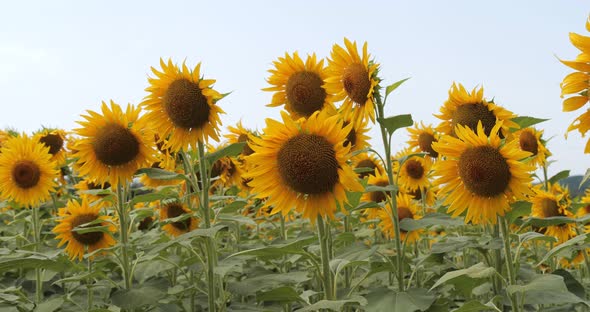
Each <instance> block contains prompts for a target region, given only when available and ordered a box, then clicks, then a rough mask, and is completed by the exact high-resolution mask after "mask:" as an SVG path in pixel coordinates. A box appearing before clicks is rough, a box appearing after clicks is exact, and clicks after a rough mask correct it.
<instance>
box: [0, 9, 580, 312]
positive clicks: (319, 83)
mask: <svg viewBox="0 0 590 312" xmlns="http://www.w3.org/2000/svg"><path fill="white" fill-rule="evenodd" d="M586 30H587V31H588V32H590V18H589V19H588V20H587V21H586ZM570 40H571V43H572V44H573V45H574V46H575V47H576V48H577V49H579V50H580V54H579V55H578V56H577V57H576V58H575V59H573V60H561V59H560V61H561V62H562V63H563V64H564V65H565V66H568V67H569V68H571V69H572V70H573V71H572V73H571V74H569V75H567V76H566V77H564V78H563V82H562V84H561V92H562V94H561V96H562V98H563V111H568V112H569V111H575V110H578V109H581V108H582V107H584V106H586V104H588V102H589V93H588V92H589V90H590V83H589V81H590V78H589V77H590V37H588V36H583V35H579V34H576V33H572V34H570ZM328 54H329V56H328V57H327V58H325V59H320V58H318V57H317V56H316V54H315V53H312V54H309V55H307V56H301V55H299V53H298V52H293V53H289V52H287V53H285V54H284V55H283V56H279V57H277V59H276V60H274V61H273V62H272V64H271V68H270V69H269V70H268V73H269V75H268V77H266V81H267V87H266V88H264V89H263V90H262V91H265V92H268V93H267V94H272V101H271V102H270V103H268V104H267V105H266V106H268V107H271V108H266V109H267V110H272V109H274V110H281V112H280V116H281V118H280V120H274V119H266V125H265V127H264V129H262V130H255V129H249V128H247V127H245V126H244V125H243V124H242V123H241V122H239V123H237V124H235V125H229V126H227V125H224V124H223V119H224V115H226V114H228V113H230V112H225V111H224V109H223V103H224V98H225V97H229V96H231V94H230V93H223V92H220V91H218V90H216V88H215V86H214V84H215V82H216V81H215V80H214V79H211V78H210V77H209V76H208V73H203V72H202V71H201V63H199V64H196V65H194V66H193V65H189V64H186V62H183V63H176V62H174V61H173V60H172V59H161V60H160V63H159V64H157V65H156V66H154V67H151V72H150V73H149V76H148V79H147V82H146V89H145V97H144V99H143V101H142V102H141V103H139V104H137V105H131V104H128V105H126V106H125V105H121V104H118V103H116V102H115V101H113V100H109V101H105V102H102V106H101V108H100V110H99V111H92V110H87V111H86V113H85V114H83V115H81V116H80V117H79V119H78V120H77V124H78V128H76V129H73V130H71V131H66V130H64V129H54V128H42V129H40V130H38V131H36V132H34V133H24V132H18V131H14V130H10V129H6V130H5V131H0V311H41V312H51V311H97V312H98V311H104V312H107V311H113V312H116V311H211V312H213V311H300V312H305V311H350V312H352V311H401V312H405V311H430V312H434V311H456V312H469V311H520V312H524V311H590V236H589V234H588V233H590V224H588V223H590V191H586V192H585V193H584V194H582V195H572V193H570V189H569V188H568V187H567V186H564V185H563V184H560V181H561V180H563V179H564V178H567V177H568V175H569V172H568V171H562V172H559V173H558V174H556V175H554V176H548V174H547V172H548V170H547V168H548V166H549V165H550V164H551V162H552V160H551V155H552V154H551V152H550V151H549V150H548V148H547V146H546V145H547V138H544V137H543V129H542V126H543V121H545V119H539V118H535V117H534V116H517V115H516V114H514V113H512V112H511V110H510V108H509V107H504V106H501V105H499V104H496V102H495V101H494V100H493V96H490V95H488V94H485V93H484V89H483V87H479V86H476V87H472V86H464V85H463V84H461V83H459V82H455V83H453V84H452V85H451V87H450V89H449V91H448V99H447V100H446V101H445V102H444V103H443V104H442V106H441V107H440V111H439V112H438V113H436V114H435V116H436V117H437V118H438V119H440V123H439V124H438V125H432V124H425V123H424V122H421V121H416V120H414V119H413V118H412V116H411V115H410V114H404V115H395V116H390V115H388V114H386V111H388V108H389V106H388V105H387V102H388V98H389V97H392V96H395V92H397V91H396V90H397V89H398V88H400V87H402V88H403V83H404V82H405V81H406V80H407V79H403V80H400V81H398V82H395V83H393V84H389V85H385V84H383V83H382V82H383V79H382V76H381V75H382V74H381V72H380V68H381V67H380V64H379V62H378V61H379V59H378V57H374V56H372V55H371V54H370V53H369V47H368V44H367V43H366V42H364V43H362V44H360V43H359V44H357V42H356V41H351V40H349V39H347V38H344V41H343V43H337V44H334V45H333V47H332V50H331V51H330V52H329V53H328ZM269 61H271V60H269ZM146 71H147V68H146ZM262 106H263V105H261V107H260V109H262ZM370 129H377V130H378V133H379V134H380V137H379V140H380V142H381V144H379V145H377V146H371V144H369V139H370V138H369V136H368V132H369V130H370ZM564 130H566V131H567V132H570V131H576V130H577V131H578V132H579V133H580V134H581V135H582V136H583V135H585V134H586V132H587V131H588V130H590V110H587V111H586V112H585V113H583V114H581V115H580V116H579V117H578V118H577V119H575V120H574V121H573V122H572V123H571V125H570V126H569V127H568V128H567V129H564ZM394 136H405V137H407V138H408V139H407V144H406V145H405V147H404V148H403V149H400V150H393V146H392V144H391V142H392V137H394ZM585 153H590V140H589V141H588V144H587V145H586V148H585ZM535 172H541V173H542V174H535ZM589 177H590V174H587V175H586V176H585V177H584V179H583V181H582V183H583V182H584V181H586V180H587V179H588V178H589ZM587 224H588V225H587Z"/></svg>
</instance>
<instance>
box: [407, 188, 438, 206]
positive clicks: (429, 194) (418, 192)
mask: <svg viewBox="0 0 590 312" xmlns="http://www.w3.org/2000/svg"><path fill="white" fill-rule="evenodd" d="M400 192H402V193H405V194H408V195H409V196H411V197H412V199H414V200H415V201H417V202H419V203H420V204H422V193H424V196H425V197H424V198H425V199H424V204H425V205H426V206H427V208H428V207H431V206H432V205H434V202H435V201H436V194H437V193H438V188H437V187H436V186H434V185H432V184H429V185H428V186H427V187H425V188H417V189H415V190H409V189H407V188H402V189H400ZM428 209H429V208H428ZM428 209H427V210H428Z"/></svg>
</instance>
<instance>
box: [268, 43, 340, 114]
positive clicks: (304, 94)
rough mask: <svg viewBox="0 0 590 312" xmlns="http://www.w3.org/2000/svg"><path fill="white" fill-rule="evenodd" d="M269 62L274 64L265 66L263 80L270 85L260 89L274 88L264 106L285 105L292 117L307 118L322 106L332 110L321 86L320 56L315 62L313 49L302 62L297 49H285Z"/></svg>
mask: <svg viewBox="0 0 590 312" xmlns="http://www.w3.org/2000/svg"><path fill="white" fill-rule="evenodd" d="M273 64H274V66H275V68H274V69H271V70H269V72H270V73H271V74H272V75H271V76H270V77H269V78H268V80H267V81H268V83H269V84H271V85H272V87H268V88H264V89H262V90H264V91H272V92H275V93H274V95H273V97H272V102H271V103H270V104H268V105H267V106H271V107H276V106H280V105H285V110H287V111H288V112H289V113H290V114H291V116H292V118H293V119H298V118H301V117H305V118H308V117H309V116H311V115H312V114H313V113H314V112H317V111H321V110H324V109H327V110H329V111H336V109H335V107H334V105H333V104H332V96H331V95H330V94H329V93H328V92H326V89H325V86H324V84H325V82H324V81H325V79H326V70H325V68H324V60H320V61H319V62H318V61H317V57H316V55H315V53H314V54H312V55H308V56H307V59H306V61H305V63H304V62H303V60H302V59H301V57H299V54H298V53H297V52H295V53H293V56H291V55H289V54H288V53H285V57H279V60H278V61H274V62H273Z"/></svg>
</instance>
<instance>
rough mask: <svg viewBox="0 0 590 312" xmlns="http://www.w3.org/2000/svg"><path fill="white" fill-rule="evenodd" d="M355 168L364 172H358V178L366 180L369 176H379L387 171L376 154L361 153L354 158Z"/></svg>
mask: <svg viewBox="0 0 590 312" xmlns="http://www.w3.org/2000/svg"><path fill="white" fill-rule="evenodd" d="M353 166H354V169H355V170H358V171H362V172H358V176H359V178H361V179H364V178H365V177H368V176H369V175H377V174H382V173H383V172H385V169H383V162H382V161H381V160H380V159H379V158H377V156H375V155H374V154H369V153H361V154H359V155H357V156H356V157H354V158H353Z"/></svg>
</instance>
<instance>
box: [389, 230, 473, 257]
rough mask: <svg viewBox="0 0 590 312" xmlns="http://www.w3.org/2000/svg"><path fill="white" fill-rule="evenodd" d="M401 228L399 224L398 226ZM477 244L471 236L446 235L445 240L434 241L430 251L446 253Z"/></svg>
mask: <svg viewBox="0 0 590 312" xmlns="http://www.w3.org/2000/svg"><path fill="white" fill-rule="evenodd" d="M400 228H401V226H400ZM475 246H477V239H476V238H475V237H471V236H459V237H448V238H447V239H446V240H444V241H441V242H437V243H434V244H433V245H432V249H431V252H432V253H433V254H441V253H448V252H451V251H455V250H460V249H464V248H469V247H475Z"/></svg>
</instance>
